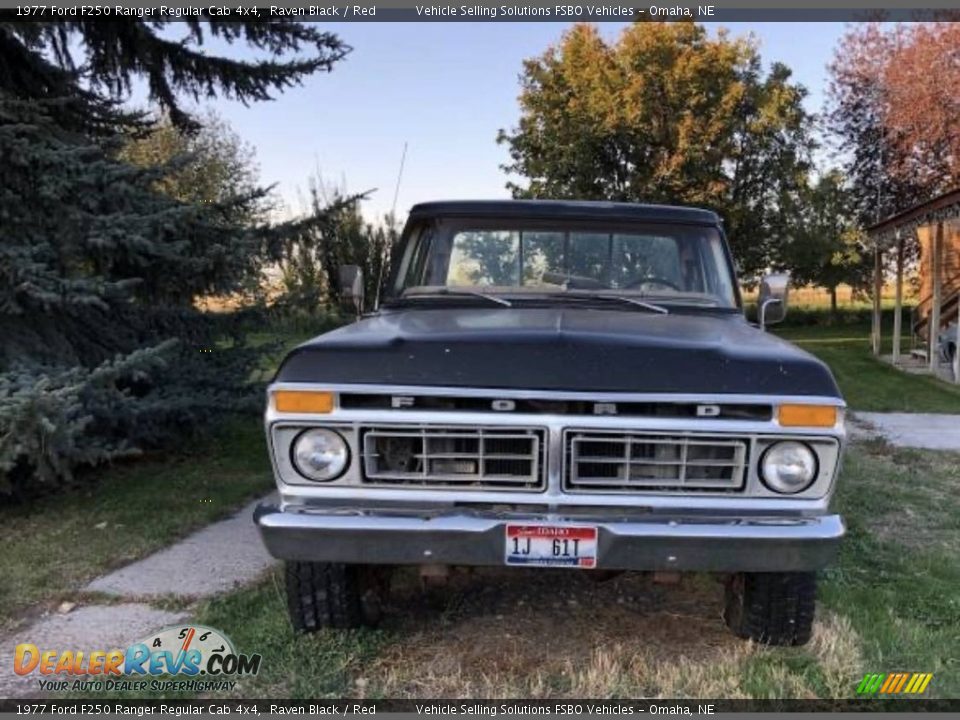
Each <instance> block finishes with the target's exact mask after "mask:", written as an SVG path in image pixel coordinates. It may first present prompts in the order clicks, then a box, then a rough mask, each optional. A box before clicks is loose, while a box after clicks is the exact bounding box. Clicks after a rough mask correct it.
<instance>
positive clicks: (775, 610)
mask: <svg viewBox="0 0 960 720" xmlns="http://www.w3.org/2000/svg"><path fill="white" fill-rule="evenodd" d="M816 597H817V576H816V575H815V574H814V573H805V572H794V573H739V574H737V575H734V576H733V577H732V578H730V580H729V581H728V582H727V592H726V608H725V610H724V613H723V619H724V620H725V621H726V623H727V626H728V627H729V628H730V629H731V630H732V631H733V633H734V634H735V635H737V636H738V637H742V638H746V639H749V640H753V641H755V642H758V643H763V644H765V645H805V644H806V643H807V641H809V640H810V633H811V631H812V628H813V615H814V606H815V603H816Z"/></svg>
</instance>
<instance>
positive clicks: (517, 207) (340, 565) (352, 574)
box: [256, 200, 844, 645]
mask: <svg viewBox="0 0 960 720" xmlns="http://www.w3.org/2000/svg"><path fill="white" fill-rule="evenodd" d="M341 282H343V283H344V285H345V289H344V293H345V296H346V298H347V299H348V300H350V301H351V302H353V303H354V305H355V307H359V304H358V302H359V301H360V297H359V296H360V295H361V290H360V288H361V287H362V283H361V282H360V271H359V270H358V269H357V268H355V267H347V268H342V269H341ZM786 295H787V289H786V277H785V276H777V275H772V276H768V277H767V278H765V279H764V282H763V284H762V285H761V292H760V299H759V303H758V304H759V306H760V309H759V315H760V317H759V318H758V320H759V325H760V326H759V327H757V326H754V325H752V324H751V323H749V322H748V321H747V319H746V317H745V316H744V311H743V307H742V303H741V299H740V293H739V290H738V287H737V283H736V278H735V277H734V271H733V262H732V259H731V257H730V251H729V249H728V247H727V243H726V240H725V238H724V234H723V230H722V227H721V224H720V221H719V219H718V218H717V216H716V215H715V214H714V213H712V212H709V211H706V210H699V209H692V208H679V207H667V206H656V205H633V204H621V203H594V202H564V201H516V200H514V201H510V200H505V201H474V202H436V203H426V204H421V205H417V206H415V207H414V208H413V209H412V211H411V213H410V217H409V220H408V221H407V224H406V227H405V228H404V231H403V235H402V238H401V241H400V244H399V246H398V247H397V248H396V250H395V257H394V262H393V270H392V275H391V277H390V280H389V283H388V287H387V290H386V292H385V293H384V298H383V300H382V302H381V303H380V307H379V308H378V309H377V311H376V312H374V313H373V314H372V315H369V316H366V317H363V318H362V319H360V320H359V321H358V322H355V323H352V324H350V325H347V326H345V327H342V328H340V329H338V330H335V331H333V332H330V333H327V334H325V335H321V336H320V337H318V338H315V339H313V340H310V341H309V342H306V343H304V344H303V345H300V346H299V347H297V348H296V349H294V350H293V351H292V352H291V353H290V354H289V355H288V356H287V358H286V359H285V360H284V361H283V364H282V365H281V367H280V369H279V370H278V372H277V375H276V378H275V379H274V381H273V383H272V384H271V385H270V388H269V391H268V395H269V398H268V408H267V412H266V432H267V438H268V442H269V447H270V453H271V459H272V462H273V469H274V472H275V475H276V481H277V486H278V488H279V501H278V502H275V503H273V502H272V503H268V504H263V505H261V506H260V507H259V508H258V510H257V512H256V522H257V523H258V525H259V527H260V531H261V534H262V537H263V539H264V542H265V543H266V546H267V548H268V549H269V550H270V552H271V553H272V554H273V555H274V556H275V557H278V558H281V559H283V560H285V561H286V573H287V593H288V600H289V607H290V613H291V617H292V620H293V624H294V626H295V627H296V628H298V629H301V630H314V629H317V628H320V627H348V626H352V625H356V624H359V623H361V622H364V621H365V620H369V619H371V617H372V615H374V614H375V613H376V609H377V600H378V598H379V593H380V592H381V591H382V587H383V582H382V579H383V576H384V575H385V568H390V567H392V566H396V565H422V566H431V567H437V566H457V565H480V566H493V565H507V566H517V567H523V568H531V567H569V568H577V569H581V570H583V571H585V572H597V571H599V570H640V571H707V572H713V573H717V574H718V575H719V576H720V577H721V578H723V579H724V580H725V582H726V587H727V591H726V609H725V613H724V617H725V618H726V622H727V624H728V625H729V626H730V628H731V629H732V630H733V631H734V632H735V633H736V634H737V635H739V636H741V637H745V638H752V639H754V640H757V641H759V642H764V643H770V644H785V645H789V644H802V643H804V642H806V641H807V640H808V639H809V637H810V630H811V624H812V622H813V613H814V600H815V594H816V576H815V571H816V570H817V569H818V568H821V567H823V566H824V565H826V564H827V563H828V562H829V561H830V560H831V558H832V557H833V555H834V553H835V552H836V549H837V546H838V543H839V542H840V539H841V537H842V536H843V534H844V525H843V521H842V520H841V518H840V517H839V516H838V515H836V514H833V513H831V511H830V498H831V495H832V493H833V489H834V484H835V482H836V478H837V473H838V469H839V465H840V459H841V451H842V447H843V443H844V402H843V400H842V398H841V397H840V392H839V390H838V389H837V385H836V382H835V381H834V379H833V376H832V375H831V374H830V371H829V369H828V368H827V367H826V366H825V365H824V364H823V363H822V362H820V361H819V360H817V359H816V358H814V357H812V356H810V355H808V354H807V353H805V352H803V351H801V350H799V349H797V348H796V347H794V346H793V345H791V344H789V343H787V342H785V341H783V340H780V339H778V338H776V337H774V336H772V335H770V334H769V333H767V332H764V329H763V325H764V324H765V323H769V322H773V321H775V320H779V319H781V318H782V317H783V314H784V312H785V311H786Z"/></svg>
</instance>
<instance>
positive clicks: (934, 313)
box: [927, 221, 943, 375]
mask: <svg viewBox="0 0 960 720" xmlns="http://www.w3.org/2000/svg"><path fill="white" fill-rule="evenodd" d="M930 254H931V264H932V265H933V267H932V269H931V274H932V275H933V278H932V279H933V296H932V299H931V302H932V305H931V307H930V316H929V320H930V323H929V325H927V334H928V337H927V340H928V341H929V344H928V345H929V350H928V352H929V355H928V356H927V360H928V361H929V366H930V372H932V373H933V374H934V375H936V373H937V368H938V367H939V365H940V356H939V352H938V348H937V335H939V334H940V303H941V302H943V282H942V278H941V277H940V276H941V274H942V267H943V221H940V222H938V223H937V231H936V233H934V236H933V252H932V253H930Z"/></svg>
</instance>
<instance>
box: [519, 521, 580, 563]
mask: <svg viewBox="0 0 960 720" xmlns="http://www.w3.org/2000/svg"><path fill="white" fill-rule="evenodd" d="M503 556H504V563H505V564H507V565H528V566H529V565H532V566H540V567H543V566H546V567H554V566H559V567H578V568H592V567H596V566H597V528H596V527H593V526H582V525H581V526H576V527H573V526H570V525H507V533H506V547H505V548H504V552H503Z"/></svg>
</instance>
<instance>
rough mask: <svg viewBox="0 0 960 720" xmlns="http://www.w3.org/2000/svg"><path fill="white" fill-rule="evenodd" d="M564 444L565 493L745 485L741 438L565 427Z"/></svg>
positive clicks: (744, 445) (717, 488) (714, 488)
mask: <svg viewBox="0 0 960 720" xmlns="http://www.w3.org/2000/svg"><path fill="white" fill-rule="evenodd" d="M566 448H567V463H566V477H565V486H566V487H565V489H567V490H569V491H577V490H579V491H585V492H587V491H590V492H595V491H609V492H636V491H651V490H653V491H667V492H669V491H689V490H704V491H711V490H712V491H735V490H741V489H742V488H743V486H744V471H745V469H746V467H747V441H746V440H740V439H730V438H714V437H701V436H674V435H649V434H634V433H621V432H616V433H604V432H595V431H589V432H588V431H583V432H581V431H569V432H567V433H566Z"/></svg>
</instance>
